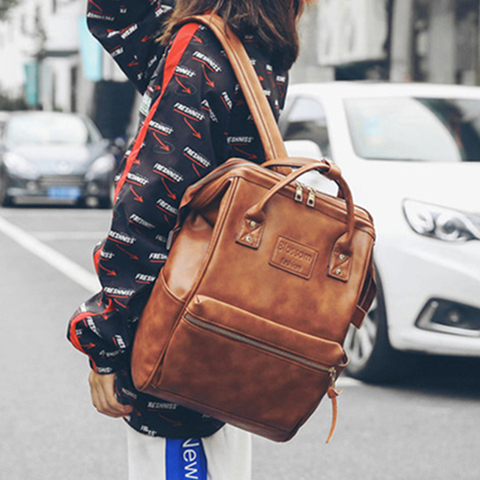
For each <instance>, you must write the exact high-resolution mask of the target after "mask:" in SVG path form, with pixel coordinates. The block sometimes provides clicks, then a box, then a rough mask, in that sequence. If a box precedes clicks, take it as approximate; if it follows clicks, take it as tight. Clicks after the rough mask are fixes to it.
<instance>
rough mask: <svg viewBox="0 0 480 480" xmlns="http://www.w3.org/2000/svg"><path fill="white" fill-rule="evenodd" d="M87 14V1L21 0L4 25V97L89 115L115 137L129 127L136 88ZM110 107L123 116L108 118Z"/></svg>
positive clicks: (0, 26)
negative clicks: (94, 31) (88, 22)
mask: <svg viewBox="0 0 480 480" xmlns="http://www.w3.org/2000/svg"><path fill="white" fill-rule="evenodd" d="M85 10H86V2H85V0H20V1H19V3H18V6H17V7H15V8H13V9H12V10H11V11H9V13H8V15H7V17H6V18H5V19H4V20H3V21H1V22H0V60H1V62H2V68H1V69H0V93H2V94H3V95H5V96H8V97H11V98H15V97H19V96H23V97H24V98H25V100H26V103H27V104H28V106H29V108H32V109H42V110H58V111H64V112H78V113H82V114H85V115H88V116H90V117H92V118H93V119H94V120H95V121H96V123H97V125H98V126H99V127H100V129H101V130H102V131H103V133H104V134H105V135H106V136H107V137H110V138H115V137H117V136H122V135H123V134H124V131H125V124H126V123H129V113H127V115H125V110H126V111H127V112H128V111H129V110H131V107H132V102H133V89H132V88H131V87H130V85H129V83H127V81H126V78H125V76H124V74H123V73H122V72H121V70H120V69H119V68H118V67H117V65H116V64H115V62H114V61H113V60H112V59H111V58H110V56H109V55H107V54H105V53H104V51H103V49H102V48H101V46H100V44H99V43H98V42H97V41H96V40H95V39H93V37H92V36H91V35H90V33H89V32H88V29H87V25H86V18H85ZM119 96H120V99H119V98H118V97H119ZM109 104H111V105H112V106H114V107H115V108H116V109H118V110H119V111H118V114H117V115H115V116H113V117H112V115H106V114H105V112H108V111H109ZM123 106H125V109H122V108H121V107H123ZM112 109H113V107H112Z"/></svg>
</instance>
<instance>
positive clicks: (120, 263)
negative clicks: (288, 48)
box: [68, 0, 287, 438]
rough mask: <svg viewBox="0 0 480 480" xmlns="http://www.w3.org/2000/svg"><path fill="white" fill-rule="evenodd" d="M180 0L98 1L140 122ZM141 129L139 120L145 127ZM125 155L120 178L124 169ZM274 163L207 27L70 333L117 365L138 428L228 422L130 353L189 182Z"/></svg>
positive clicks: (200, 429)
mask: <svg viewBox="0 0 480 480" xmlns="http://www.w3.org/2000/svg"><path fill="white" fill-rule="evenodd" d="M173 3H174V0H171V1H159V0H122V1H119V0H89V2H88V12H87V16H88V22H89V28H90V31H91V32H92V34H93V35H94V36H95V37H96V38H97V39H98V40H99V41H100V42H101V43H102V45H103V46H104V48H105V49H106V50H107V51H108V52H109V53H110V54H111V55H112V57H113V58H114V59H115V61H116V62H117V63H118V65H119V66H120V67H121V68H122V70H123V71H124V72H125V74H126V75H127V76H128V78H129V79H130V80H131V81H132V82H133V83H134V84H135V86H136V88H137V89H138V91H139V92H140V93H141V94H143V101H142V104H141V108H140V114H139V116H140V122H139V125H140V126H141V125H142V124H143V122H144V120H145V117H146V115H147V113H148V111H149V108H150V106H151V105H153V103H154V102H155V99H156V98H157V97H158V95H159V94H160V90H161V87H162V79H163V67H164V62H165V60H164V59H163V58H162V57H163V54H164V48H163V47H162V46H161V45H160V44H159V43H158V42H156V41H155V38H156V36H157V35H158V33H159V31H160V29H161V26H162V24H163V22H164V21H165V19H166V18H167V17H168V15H170V13H171V11H172V5H173ZM243 42H244V45H245V47H246V49H247V52H248V54H249V56H250V58H251V61H252V64H253V65H254V67H255V69H256V72H257V74H258V77H259V79H260V81H261V83H262V85H263V88H264V91H265V95H266V96H267V98H268V100H269V102H270V105H271V107H272V110H273V111H274V113H275V116H276V118H277V119H278V116H279V114H280V111H281V109H282V108H283V105H284V99H285V93H286V88H287V75H286V73H285V72H280V71H276V70H275V69H274V68H273V66H272V65H271V64H270V63H269V58H268V57H267V56H266V55H265V53H264V52H262V50H261V49H260V48H259V47H258V45H257V43H256V39H255V36H248V37H245V38H244V39H243ZM139 128H140V127H139ZM128 154H129V151H127V152H126V155H125V158H124V161H123V162H122V164H121V165H120V167H119V172H118V174H117V178H120V176H121V175H122V173H123V172H124V169H125V164H126V158H127V157H128ZM232 157H235V158H245V159H248V160H251V161H254V162H256V163H262V162H263V161H265V158H264V152H263V148H262V146H261V143H260V139H259V136H258V133H257V130H256V127H255V125H254V124H253V120H252V118H251V116H250V113H249V111H248V107H247V106H246V103H245V99H244V97H243V94H242V92H241V90H240V88H239V86H238V83H237V80H236V78H235V76H234V74H233V71H232V69H231V67H230V65H229V62H228V59H227V58H226V55H225V53H224V52H223V51H222V47H221V45H220V43H219V41H218V40H217V38H216V37H215V36H214V34H213V33H212V32H210V30H209V29H208V28H206V27H204V26H199V27H198V29H197V31H196V33H195V35H194V37H193V39H192V40H191V42H190V44H189V45H188V47H187V49H186V51H185V53H184V54H183V56H182V58H181V60H180V62H179V64H178V65H177V67H176V68H175V74H174V75H173V78H172V80H171V81H170V83H169V84H168V86H167V87H166V88H165V91H164V93H163V97H162V99H161V101H160V104H159V107H158V109H157V111H156V112H155V115H154V117H153V119H152V121H151V122H150V124H149V128H148V131H147V135H146V137H145V140H144V142H143V146H142V149H141V150H140V152H139V154H138V156H137V159H136V161H135V162H134V163H133V165H132V166H131V169H130V170H129V171H128V173H127V175H126V177H125V183H124V184H123V186H122V188H121V190H120V193H119V196H118V199H117V201H116V203H115V205H114V208H113V215H112V222H111V227H110V231H109V232H108V235H107V238H106V239H105V240H104V241H103V242H102V243H101V244H99V245H98V246H97V247H96V249H95V251H94V262H95V265H96V269H97V273H98V276H99V279H100V282H101V285H102V290H101V291H100V292H99V293H98V294H96V295H94V296H93V297H92V298H90V299H89V300H87V301H86V302H85V303H84V304H82V305H81V306H80V307H79V308H78V309H77V311H76V312H75V313H74V315H73V316H72V318H71V320H70V323H69V328H68V338H69V340H70V341H71V343H72V344H73V345H74V346H75V347H76V348H77V349H78V350H80V351H81V352H83V353H85V354H86V355H87V356H88V357H89V360H90V365H91V367H92V368H93V369H94V370H95V371H97V372H98V373H102V374H110V373H116V374H117V377H116V394H117V396H118V398H119V401H120V402H121V403H123V404H129V405H132V406H133V412H132V414H131V415H130V416H129V417H127V418H126V419H125V420H126V421H127V422H128V423H129V424H130V425H131V426H132V427H133V428H135V429H136V430H137V431H139V432H142V433H145V434H148V435H152V436H163V437H170V438H189V437H203V436H208V435H211V434H213V433H214V432H215V431H217V430H218V429H219V428H220V427H221V426H222V423H221V422H219V421H217V420H215V419H212V418H210V417H207V416H204V415H201V414H199V413H196V412H192V411H190V410H187V409H185V408H183V407H180V406H178V405H175V404H172V403H169V402H164V401H162V400H160V399H158V398H155V397H151V396H149V395H145V394H143V393H140V392H138V391H136V390H135V388H134V386H133V383H132V380H131V376H130V369H129V359H130V352H131V347H132V342H133V338H134V335H135V330H136V325H137V322H138V319H139V317H140V315H141V312H142V310H143V308H144V306H145V304H146V301H147V299H148V296H149V294H150V292H151V289H152V285H153V283H154V282H155V279H156V278H157V276H158V273H159V271H160V269H161V268H162V266H163V264H164V263H165V260H166V258H167V255H168V251H167V248H166V240H167V237H168V234H169V231H170V230H171V229H172V227H173V226H174V223H175V219H176V213H177V209H178V206H179V204H180V200H181V198H182V195H183V193H184V192H185V190H186V188H187V187H188V186H189V185H191V184H192V183H194V182H196V181H197V180H198V179H199V178H201V177H203V176H205V175H206V174H207V173H209V172H211V171H212V170H213V169H214V168H215V167H217V166H218V165H220V164H221V163H223V162H225V161H226V160H228V159H229V158H232Z"/></svg>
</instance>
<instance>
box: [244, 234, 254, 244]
mask: <svg viewBox="0 0 480 480" xmlns="http://www.w3.org/2000/svg"><path fill="white" fill-rule="evenodd" d="M245 240H246V241H247V242H248V243H252V242H253V238H252V237H251V236H250V235H247V236H246V237H245Z"/></svg>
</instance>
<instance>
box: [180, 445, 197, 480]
mask: <svg viewBox="0 0 480 480" xmlns="http://www.w3.org/2000/svg"><path fill="white" fill-rule="evenodd" d="M199 447H200V443H199V442H198V441H195V440H194V439H193V438H189V439H188V440H186V441H185V442H184V443H183V444H182V448H184V449H185V450H184V451H183V460H184V461H185V463H186V465H185V468H184V470H185V478H191V479H196V480H198V467H199V465H198V449H199Z"/></svg>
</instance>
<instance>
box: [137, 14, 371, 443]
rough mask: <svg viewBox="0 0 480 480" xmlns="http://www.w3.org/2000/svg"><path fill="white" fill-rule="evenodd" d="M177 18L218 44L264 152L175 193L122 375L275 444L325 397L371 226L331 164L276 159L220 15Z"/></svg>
mask: <svg viewBox="0 0 480 480" xmlns="http://www.w3.org/2000/svg"><path fill="white" fill-rule="evenodd" d="M188 22H197V23H198V22H200V23H204V24H206V25H208V26H209V28H210V29H212V31H213V32H214V33H215V34H216V35H217V36H218V38H219V40H220V41H221V42H222V44H223V46H224V49H225V51H226V52H227V54H228V57H229V59H230V61H231V63H232V66H233V68H234V71H235V73H236V76H237V78H238V80H239V82H240V85H241V87H242V89H243V92H244V95H245V98H246V100H247V103H248V105H249V107H250V110H251V113H252V115H253V117H254V120H255V122H256V125H257V128H258V131H259V134H260V137H261V139H262V142H263V146H264V149H265V153H266V158H267V159H268V162H267V163H266V164H264V165H263V166H259V165H256V164H254V163H251V162H249V161H246V160H243V159H231V160H229V161H227V162H226V163H224V164H223V165H221V166H220V167H218V168H217V169H216V170H215V171H213V172H212V173H210V174H209V175H208V176H206V177H204V178H203V179H201V180H200V181H199V182H197V183H196V184H194V185H192V186H191V187H190V188H189V189H188V190H187V192H186V193H185V195H184V198H183V199H182V202H181V206H180V209H179V214H178V220H177V224H176V227H175V228H174V230H173V231H172V233H171V240H172V241H171V249H170V253H169V256H168V259H167V262H166V264H165V266H164V267H163V269H162V270H161V272H160V275H159V277H158V279H157V281H156V283H155V286H154V288H153V291H152V294H151V297H150V299H149V301H148V304H147V306H146V308H145V310H144V312H143V315H142V318H141V320H140V323H139V326H138V330H137V334H136V338H135V342H134V347H133V353H132V374H133V379H134V382H135V385H136V387H137V388H138V389H139V390H141V391H143V392H146V393H149V394H152V395H155V396H158V397H160V398H163V399H165V400H169V401H172V402H176V403H178V404H180V405H183V406H186V407H188V408H191V409H193V410H196V411H199V412H202V413H204V414H206V415H210V416H212V417H215V418H218V419H219V420H222V421H225V422H227V423H230V424H232V425H235V426H237V427H240V428H243V429H245V430H248V431H250V432H253V433H256V434H259V435H262V436H265V437H267V438H270V439H272V440H276V441H286V440H288V439H290V438H291V437H293V435H295V433H296V432H297V430H298V429H299V428H300V426H301V425H302V424H303V423H304V422H305V421H306V420H307V419H308V418H309V416H310V415H311V414H312V413H313V412H314V410H315V409H316V407H317V406H318V404H319V402H320V400H321V399H322V397H323V396H324V395H325V393H327V392H328V394H329V396H330V397H331V398H332V399H333V400H335V397H336V395H337V392H336V391H335V388H334V383H335V380H336V378H337V377H338V375H339V374H340V372H341V371H342V370H343V369H344V368H345V366H346V365H347V362H348V361H347V357H346V354H345V352H344V350H343V348H342V345H343V342H344V339H345V335H346V333H347V329H348V328H349V325H350V324H351V323H353V324H354V325H355V326H356V327H357V328H359V327H360V325H361V323H362V320H363V317H364V315H365V313H366V311H367V310H368V308H369V306H370V304H371V302H372V300H373V297H374V295H375V281H374V272H373V268H372V250H373V245H374V240H375V232H374V227H373V222H372V218H371V217H370V215H369V214H368V212H366V211H365V210H363V209H362V208H359V207H356V206H354V204H353V201H352V196H351V193H350V190H349V188H348V185H347V183H346V182H345V180H344V179H343V177H342V175H341V173H340V170H339V168H338V167H337V166H336V165H335V164H333V163H332V162H329V161H327V160H324V161H321V162H319V161H316V160H310V159H302V158H295V159H292V158H287V154H286V152H285V147H284V144H283V142H282V139H281V135H280V132H279V130H278V127H277V125H276V122H275V119H274V116H273V114H272V111H271V109H270V106H269V104H268V102H267V100H266V98H265V96H264V94H263V91H262V87H261V85H260V82H259V81H258V78H257V76H256V74H255V71H254V69H253V67H252V66H251V63H250V61H249V58H248V55H247V53H246V52H245V50H244V48H243V46H242V44H241V42H240V41H239V40H238V38H236V37H235V36H234V34H233V33H232V32H230V31H229V32H228V35H226V34H225V26H224V24H223V22H222V21H221V19H219V18H218V17H211V16H208V17H204V16H202V17H192V18H190V19H189V20H188ZM277 167H280V168H281V169H282V170H281V171H282V172H285V171H286V172H289V174H288V175H287V176H284V175H282V174H280V173H278V171H272V170H271V168H277ZM287 167H288V168H287ZM290 167H299V168H297V169H296V170H293V171H292V168H290ZM310 170H317V171H319V172H320V173H322V174H323V175H325V176H326V177H327V178H329V179H331V180H332V181H334V182H336V183H337V185H338V186H339V192H340V193H339V197H332V196H329V195H327V194H323V193H320V192H316V191H314V190H313V189H307V188H305V187H304V186H303V185H302V184H300V183H298V182H296V179H297V177H299V176H300V175H301V174H303V173H305V172H307V171H310ZM334 417H336V404H335V403H334ZM332 433H333V426H332V431H331V432H330V436H329V437H331V435H332Z"/></svg>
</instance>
